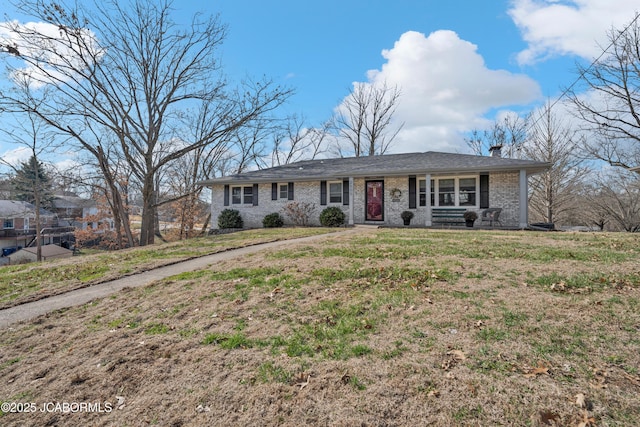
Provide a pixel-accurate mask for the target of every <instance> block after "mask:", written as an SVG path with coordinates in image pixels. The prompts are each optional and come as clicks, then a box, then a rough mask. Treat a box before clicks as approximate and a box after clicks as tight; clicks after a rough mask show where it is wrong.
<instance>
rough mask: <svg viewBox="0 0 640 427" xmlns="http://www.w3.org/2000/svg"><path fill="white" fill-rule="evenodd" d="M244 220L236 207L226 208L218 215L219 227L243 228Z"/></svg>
mask: <svg viewBox="0 0 640 427" xmlns="http://www.w3.org/2000/svg"><path fill="white" fill-rule="evenodd" d="M243 226H244V222H243V221H242V217H241V216H240V212H238V211H237V210H235V209H225V210H223V211H222V212H220V216H218V227H220V228H242V227H243Z"/></svg>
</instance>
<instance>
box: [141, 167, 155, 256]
mask: <svg viewBox="0 0 640 427" xmlns="http://www.w3.org/2000/svg"><path fill="white" fill-rule="evenodd" d="M155 211H156V204H155V191H154V180H153V175H152V174H147V176H146V177H145V180H144V186H143V187H142V225H141V226H140V246H146V245H152V244H153V243H154V236H155V219H156V212H155Z"/></svg>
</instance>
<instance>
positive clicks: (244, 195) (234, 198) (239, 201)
mask: <svg viewBox="0 0 640 427" xmlns="http://www.w3.org/2000/svg"><path fill="white" fill-rule="evenodd" d="M236 190H237V191H239V194H234V193H235V192H236ZM253 198H254V194H253V186H252V185H245V186H235V187H231V204H232V205H253ZM247 199H249V200H248V201H247Z"/></svg>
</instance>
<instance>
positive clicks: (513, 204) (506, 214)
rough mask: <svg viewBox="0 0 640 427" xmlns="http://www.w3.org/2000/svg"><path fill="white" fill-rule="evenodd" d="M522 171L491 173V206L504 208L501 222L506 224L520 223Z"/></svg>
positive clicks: (514, 225)
mask: <svg viewBox="0 0 640 427" xmlns="http://www.w3.org/2000/svg"><path fill="white" fill-rule="evenodd" d="M519 194H520V173H519V172H518V171H515V172H500V173H492V174H491V175H489V206H490V207H492V208H502V212H501V213H500V222H501V223H502V225H504V226H510V227H518V226H519V225H520V199H519Z"/></svg>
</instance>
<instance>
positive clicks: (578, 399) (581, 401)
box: [576, 393, 586, 408]
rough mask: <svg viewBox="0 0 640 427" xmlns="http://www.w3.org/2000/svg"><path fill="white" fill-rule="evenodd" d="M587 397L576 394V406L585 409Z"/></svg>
mask: <svg viewBox="0 0 640 427" xmlns="http://www.w3.org/2000/svg"><path fill="white" fill-rule="evenodd" d="M585 399H586V398H585V397H584V394H583V393H578V394H576V405H578V407H580V408H584V407H585V406H586V403H585Z"/></svg>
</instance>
